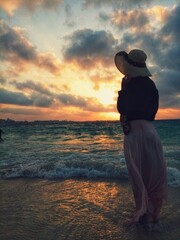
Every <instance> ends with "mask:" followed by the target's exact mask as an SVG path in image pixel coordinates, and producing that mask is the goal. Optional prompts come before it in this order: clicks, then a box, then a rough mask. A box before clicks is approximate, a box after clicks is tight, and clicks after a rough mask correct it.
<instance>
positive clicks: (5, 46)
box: [0, 20, 61, 74]
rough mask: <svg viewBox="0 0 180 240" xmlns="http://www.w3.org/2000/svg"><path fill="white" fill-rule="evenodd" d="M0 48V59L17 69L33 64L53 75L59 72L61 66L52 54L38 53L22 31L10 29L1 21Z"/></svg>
mask: <svg viewBox="0 0 180 240" xmlns="http://www.w3.org/2000/svg"><path fill="white" fill-rule="evenodd" d="M0 48H1V49H0V50H1V51H0V59H1V60H4V61H8V62H10V63H11V64H12V65H14V66H16V67H17V68H23V67H25V66H26V65H27V64H33V65H35V66H36V67H39V68H43V69H46V70H47V71H49V72H51V73H53V74H57V73H59V72H60V68H61V64H60V62H59V61H58V60H57V58H56V57H55V56H54V55H53V54H50V53H39V52H38V51H37V49H36V48H35V46H33V45H32V44H31V43H30V42H29V41H28V40H27V38H26V36H25V33H24V31H23V30H22V29H19V28H12V27H10V26H9V25H8V24H7V23H6V22H5V21H3V20H0Z"/></svg>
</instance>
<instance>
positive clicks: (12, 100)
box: [0, 88, 33, 106]
mask: <svg viewBox="0 0 180 240" xmlns="http://www.w3.org/2000/svg"><path fill="white" fill-rule="evenodd" d="M0 103H5V104H17V105H22V106H30V105H32V103H33V102H32V100H31V99H29V98H28V97H27V96H25V95H24V94H23V93H20V92H12V91H8V90H6V89H3V88H0Z"/></svg>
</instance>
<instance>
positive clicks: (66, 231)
mask: <svg viewBox="0 0 180 240" xmlns="http://www.w3.org/2000/svg"><path fill="white" fill-rule="evenodd" d="M173 190H174V193H176V195H177V193H178V190H176V189H173ZM0 191H1V200H0V204H1V209H0V225H1V228H0V235H1V239H2V240H6V239H7V240H9V239H18V240H21V239H23V240H24V239H25V240H28V239H38V240H41V239H42V240H46V239H47V240H56V239H58V240H76V239H77V240H80V239H82V240H99V239H102V240H110V239H111V240H116V239H118V240H119V239H122V240H144V239H147V240H152V239H153V240H159V239H164V240H176V239H178V238H177V236H178V234H179V232H178V228H177V224H178V216H179V214H178V212H177V209H178V203H177V202H175V203H173V204H169V205H167V206H165V208H164V209H163V213H162V220H163V219H164V224H166V228H165V229H164V231H163V232H161V233H159V232H158V233H157V232H156V233H147V232H145V230H143V229H141V228H139V227H135V226H134V227H131V228H128V229H127V228H125V227H124V226H123V223H124V221H126V220H127V219H128V218H129V217H131V216H132V214H133V208H134V205H133V204H134V203H133V198H132V191H131V188H130V185H129V184H128V182H122V181H121V182H118V181H104V180H98V181H95V180H94V181H91V180H82V179H79V180H72V179H67V180H63V181H47V180H24V179H19V180H6V181H1V182H0ZM178 194H179V193H178ZM178 196H179V195H178ZM176 197H177V196H176ZM172 212H173V214H172ZM174 225H176V228H175V226H174ZM173 226H174V227H173ZM168 227H169V228H168Z"/></svg>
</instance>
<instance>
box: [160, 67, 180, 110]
mask: <svg viewBox="0 0 180 240" xmlns="http://www.w3.org/2000/svg"><path fill="white" fill-rule="evenodd" d="M156 86H157V88H158V89H159V93H160V107H161V108H168V107H171V108H180V97H179V91H180V72H178V71H174V70H169V69H168V70H163V71H161V72H160V73H159V74H158V76H157V81H156Z"/></svg>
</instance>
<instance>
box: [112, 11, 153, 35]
mask: <svg viewBox="0 0 180 240" xmlns="http://www.w3.org/2000/svg"><path fill="white" fill-rule="evenodd" d="M111 21H112V24H113V25H115V26H116V27H117V28H119V30H121V31H122V30H127V29H128V28H131V30H133V29H134V30H136V31H138V32H140V31H141V29H142V30H143V31H144V29H145V27H146V26H147V27H148V24H149V19H148V16H147V14H146V12H145V11H144V10H143V9H134V10H129V11H127V10H122V11H114V13H113V14H112V17H111Z"/></svg>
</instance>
